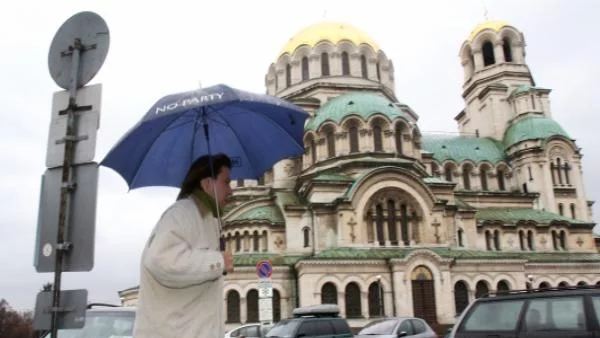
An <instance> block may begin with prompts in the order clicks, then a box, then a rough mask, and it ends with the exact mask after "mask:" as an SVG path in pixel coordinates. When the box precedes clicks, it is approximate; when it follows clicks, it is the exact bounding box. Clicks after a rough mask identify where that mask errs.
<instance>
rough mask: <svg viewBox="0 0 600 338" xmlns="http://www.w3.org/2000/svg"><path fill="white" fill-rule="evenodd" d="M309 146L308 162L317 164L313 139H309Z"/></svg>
mask: <svg viewBox="0 0 600 338" xmlns="http://www.w3.org/2000/svg"><path fill="white" fill-rule="evenodd" d="M309 144H310V160H311V161H312V162H311V163H312V164H315V163H316V162H317V145H316V144H315V139H314V138H312V137H311V138H310V141H309Z"/></svg>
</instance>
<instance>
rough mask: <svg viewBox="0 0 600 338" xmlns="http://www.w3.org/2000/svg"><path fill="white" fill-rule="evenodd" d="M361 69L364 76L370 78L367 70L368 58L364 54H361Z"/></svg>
mask: <svg viewBox="0 0 600 338" xmlns="http://www.w3.org/2000/svg"><path fill="white" fill-rule="evenodd" d="M360 71H361V74H362V77H363V78H365V79H367V78H369V73H368V70H367V58H366V57H365V56H364V55H361V56H360Z"/></svg>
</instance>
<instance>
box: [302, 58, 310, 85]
mask: <svg viewBox="0 0 600 338" xmlns="http://www.w3.org/2000/svg"><path fill="white" fill-rule="evenodd" d="M308 75H309V70H308V58H307V57H306V56H305V57H303V58H302V81H306V80H308Z"/></svg>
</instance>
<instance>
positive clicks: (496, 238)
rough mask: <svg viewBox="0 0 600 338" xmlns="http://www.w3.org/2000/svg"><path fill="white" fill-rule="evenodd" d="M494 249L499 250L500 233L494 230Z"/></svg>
mask: <svg viewBox="0 0 600 338" xmlns="http://www.w3.org/2000/svg"><path fill="white" fill-rule="evenodd" d="M494 248H495V249H496V250H500V231H499V230H494Z"/></svg>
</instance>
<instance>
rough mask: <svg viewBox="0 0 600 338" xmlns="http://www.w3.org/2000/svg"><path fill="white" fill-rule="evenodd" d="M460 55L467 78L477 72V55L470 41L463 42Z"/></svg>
mask: <svg viewBox="0 0 600 338" xmlns="http://www.w3.org/2000/svg"><path fill="white" fill-rule="evenodd" d="M459 57H460V59H461V64H462V66H463V70H464V75H465V80H466V79H469V78H471V76H473V73H474V72H475V57H474V55H473V49H472V48H471V43H470V42H468V41H465V42H464V43H463V45H462V47H461V48H460V52H459Z"/></svg>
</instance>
